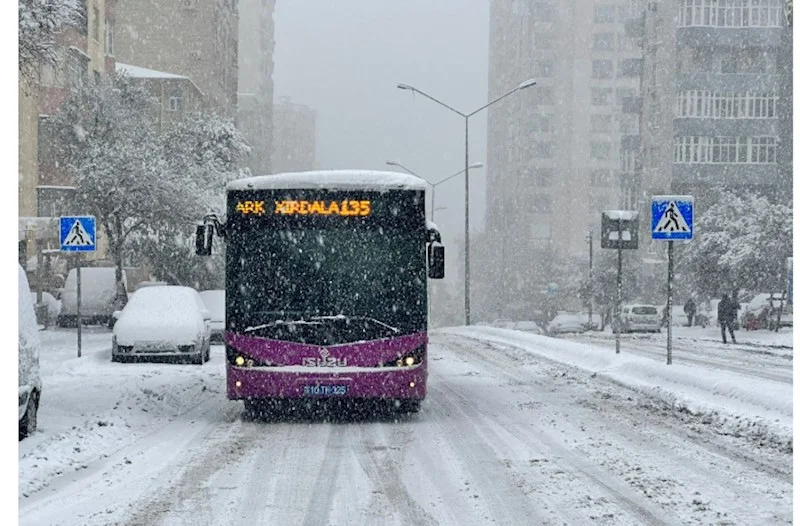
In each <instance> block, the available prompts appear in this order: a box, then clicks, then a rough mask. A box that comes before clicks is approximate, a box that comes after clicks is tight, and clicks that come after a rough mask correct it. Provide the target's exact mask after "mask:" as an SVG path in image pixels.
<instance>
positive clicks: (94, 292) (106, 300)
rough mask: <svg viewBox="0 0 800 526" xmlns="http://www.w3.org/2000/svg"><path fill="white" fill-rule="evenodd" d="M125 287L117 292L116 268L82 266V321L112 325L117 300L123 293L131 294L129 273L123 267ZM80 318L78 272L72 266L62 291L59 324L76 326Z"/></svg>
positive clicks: (60, 325) (61, 325)
mask: <svg viewBox="0 0 800 526" xmlns="http://www.w3.org/2000/svg"><path fill="white" fill-rule="evenodd" d="M122 283H123V289H124V290H122V291H120V292H119V294H118V292H117V278H116V269H115V268H113V267H87V268H82V269H81V321H82V322H83V323H87V324H95V323H97V324H102V325H106V324H108V325H111V324H112V323H113V317H112V315H113V314H114V310H116V309H117V308H119V307H118V305H117V304H116V300H117V298H118V296H119V295H120V294H122V295H125V296H127V294H128V287H127V277H126V275H125V271H124V270H123V271H122ZM77 319H78V275H77V270H76V269H72V270H70V271H69V274H67V279H66V281H65V282H64V291H63V293H62V295H61V311H60V312H59V314H58V320H57V324H58V326H59V327H74V326H75V325H76V322H77Z"/></svg>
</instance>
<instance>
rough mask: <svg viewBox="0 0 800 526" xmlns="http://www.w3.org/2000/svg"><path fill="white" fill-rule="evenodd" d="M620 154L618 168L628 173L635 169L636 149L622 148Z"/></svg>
mask: <svg viewBox="0 0 800 526" xmlns="http://www.w3.org/2000/svg"><path fill="white" fill-rule="evenodd" d="M619 156H620V169H621V170H622V171H623V172H626V173H630V172H635V171H636V164H637V159H636V150H622V151H621V152H620V154H619Z"/></svg>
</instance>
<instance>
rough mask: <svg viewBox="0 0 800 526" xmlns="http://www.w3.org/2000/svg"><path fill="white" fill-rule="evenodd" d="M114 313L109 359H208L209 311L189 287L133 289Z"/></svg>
mask: <svg viewBox="0 0 800 526" xmlns="http://www.w3.org/2000/svg"><path fill="white" fill-rule="evenodd" d="M114 316H115V317H116V318H117V322H116V324H115V325H114V330H113V336H112V346H111V361H113V362H123V361H131V360H138V359H140V358H167V359H170V360H173V361H177V360H179V361H186V360H189V361H191V362H192V363H195V364H198V365H202V364H203V362H207V361H208V360H209V357H210V349H211V313H210V312H209V311H208V310H207V309H206V307H205V305H204V304H203V300H202V299H201V298H200V294H199V293H198V292H197V291H196V290H194V289H192V288H190V287H181V286H165V287H146V288H143V289H140V290H137V291H136V293H135V294H133V295H132V296H131V298H130V301H129V302H128V304H127V305H125V308H124V309H123V310H122V311H121V312H120V311H117V312H115V313H114Z"/></svg>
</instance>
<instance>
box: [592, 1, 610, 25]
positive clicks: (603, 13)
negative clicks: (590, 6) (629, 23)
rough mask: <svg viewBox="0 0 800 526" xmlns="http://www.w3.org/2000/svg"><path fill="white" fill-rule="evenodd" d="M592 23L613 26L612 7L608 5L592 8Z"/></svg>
mask: <svg viewBox="0 0 800 526" xmlns="http://www.w3.org/2000/svg"><path fill="white" fill-rule="evenodd" d="M594 23H595V24H613V23H614V6H613V5H609V4H605V5H597V6H594Z"/></svg>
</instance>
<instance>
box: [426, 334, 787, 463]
mask: <svg viewBox="0 0 800 526" xmlns="http://www.w3.org/2000/svg"><path fill="white" fill-rule="evenodd" d="M440 332H443V333H451V334H455V335H459V336H465V337H471V338H479V339H483V340H491V341H493V342H497V343H501V344H506V345H512V346H514V347H518V348H521V349H523V350H525V351H527V352H530V353H532V354H536V355H540V356H543V357H545V358H547V359H550V360H554V361H557V362H561V363H564V364H567V365H571V366H574V367H577V368H579V369H582V370H585V371H587V372H591V373H595V374H598V375H602V376H603V377H606V378H608V379H611V380H613V381H615V382H616V383H618V384H620V385H624V386H626V387H629V388H632V389H635V390H637V391H639V392H642V393H644V394H647V395H649V396H653V397H655V398H658V399H660V400H662V401H663V402H665V403H667V404H668V405H669V406H672V407H673V408H676V409H680V410H688V411H690V412H692V413H695V414H705V415H708V416H710V417H712V418H713V419H714V420H716V421H717V423H718V424H721V425H723V426H724V427H726V428H727V429H728V430H729V431H733V432H739V433H742V434H748V435H751V436H758V437H762V438H763V437H764V436H768V438H769V439H770V440H772V441H776V442H779V443H781V444H784V445H786V446H787V447H789V446H790V444H791V440H792V406H793V403H792V386H791V385H790V384H784V383H780V382H774V381H770V380H766V379H761V378H757V377H750V376H744V375H741V374H738V373H734V372H729V371H722V370H718V369H711V368H706V367H700V366H696V365H692V366H688V365H683V364H679V363H673V364H672V365H669V366H668V365H666V363H659V362H657V361H654V360H652V359H650V358H645V357H641V356H635V355H631V354H626V353H625V350H624V349H622V351H621V353H620V354H619V355H617V354H615V353H614V352H613V351H611V352H609V350H608V349H606V348H602V347H598V346H594V345H587V344H582V343H576V342H571V341H567V340H560V339H556V338H550V337H546V336H538V335H532V334H525V333H519V332H515V331H509V330H504V329H495V328H489V327H456V328H448V329H442V330H440ZM664 356H665V361H666V349H664Z"/></svg>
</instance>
